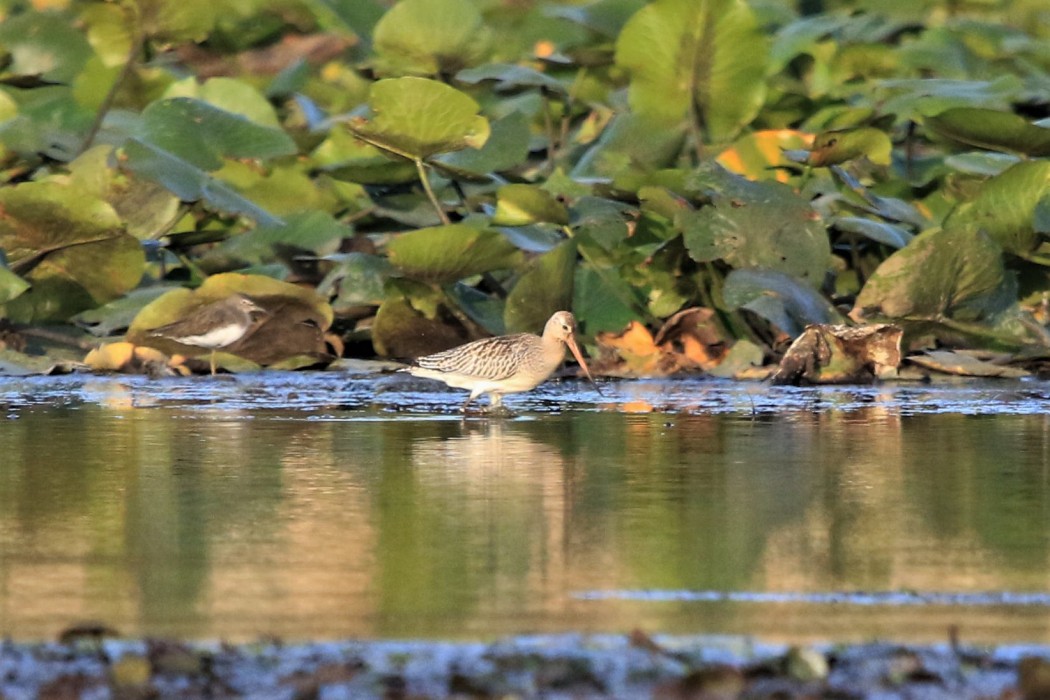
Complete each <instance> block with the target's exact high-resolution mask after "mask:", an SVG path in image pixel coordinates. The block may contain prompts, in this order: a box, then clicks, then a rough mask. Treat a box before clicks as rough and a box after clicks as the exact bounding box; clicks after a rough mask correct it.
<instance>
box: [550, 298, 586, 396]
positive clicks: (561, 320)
mask: <svg viewBox="0 0 1050 700" xmlns="http://www.w3.org/2000/svg"><path fill="white" fill-rule="evenodd" d="M543 337H544V338H554V339H555V340H558V341H561V342H563V343H565V344H566V345H568V346H569V350H571V351H572V356H573V357H575V358H576V361H577V362H579V363H580V367H582V368H583V373H584V374H585V375H586V376H587V378H588V379H590V380H591V383H592V384H593V383H594V378H593V377H591V370H590V369H589V368H588V367H587V363H586V362H585V361H584V359H583V354H582V353H580V348H579V346H578V345H576V317H575V316H573V315H572V313H570V312H568V311H558V312H555V314H554V315H553V316H551V317H550V318H549V319H547V325H546V326H544V327H543Z"/></svg>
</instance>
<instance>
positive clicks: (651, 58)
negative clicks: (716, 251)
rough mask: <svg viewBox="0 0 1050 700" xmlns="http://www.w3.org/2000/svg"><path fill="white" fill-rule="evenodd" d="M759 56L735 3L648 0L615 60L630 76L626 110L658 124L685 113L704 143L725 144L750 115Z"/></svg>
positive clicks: (764, 49) (754, 110)
mask: <svg viewBox="0 0 1050 700" xmlns="http://www.w3.org/2000/svg"><path fill="white" fill-rule="evenodd" d="M745 47H746V48H745ZM767 54H768V41H767V39H766V37H765V34H764V33H763V32H762V31H761V30H760V29H759V27H758V24H757V22H756V21H755V17H754V14H753V13H752V11H751V8H750V7H748V5H747V3H745V2H743V0H655V2H652V3H650V4H648V5H646V6H645V7H643V8H642V9H641V10H639V11H638V12H637V13H636V14H635V15H634V16H633V17H631V19H630V20H629V21H628V22H627V24H626V25H625V26H624V28H623V31H622V32H621V33H620V36H619V39H618V40H617V42H616V63H617V65H618V66H620V67H621V68H623V69H624V70H626V71H627V72H628V74H629V75H630V77H631V84H630V89H629V93H628V97H629V99H630V104H631V108H632V109H633V110H634V111H636V112H637V113H639V114H642V115H645V116H649V117H652V118H654V119H656V120H658V121H660V122H662V123H664V124H677V123H679V122H681V121H682V120H683V119H685V118H686V117H687V115H689V116H690V118H693V119H695V120H696V121H697V125H698V126H701V127H702V128H703V129H705V130H706V132H707V136H708V138H709V139H711V140H712V141H728V140H729V139H731V138H732V137H733V136H735V135H736V133H737V132H739V131H740V129H741V128H743V127H744V126H745V125H746V124H748V123H749V122H750V121H751V120H752V119H754V117H755V115H757V114H758V110H759V109H760V108H761V106H762V103H763V100H764V99H765V94H766V78H765V73H766V65H767V60H768V59H767ZM693 109H695V110H696V111H697V114H696V115H695V117H694V116H692V110H693Z"/></svg>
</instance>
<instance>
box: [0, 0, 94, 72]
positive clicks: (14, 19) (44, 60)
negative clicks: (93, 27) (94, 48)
mask: <svg viewBox="0 0 1050 700" xmlns="http://www.w3.org/2000/svg"><path fill="white" fill-rule="evenodd" d="M4 14H5V16H4V21H3V22H0V46H2V47H3V48H4V50H5V52H6V53H8V54H9V56H10V59H9V62H5V65H4V66H3V74H4V75H5V76H6V75H11V74H13V75H20V76H34V77H36V78H39V79H42V80H46V81H49V82H56V83H69V82H72V81H73V79H74V78H75V77H76V76H77V74H79V73H80V71H81V70H83V68H84V64H85V63H86V62H87V60H88V58H89V57H90V56H91V46H90V45H89V44H88V42H87V40H86V39H85V38H84V35H83V33H81V32H80V31H78V30H77V28H76V27H75V26H74V25H73V24H72V23H70V22H69V21H67V20H66V19H64V18H63V17H62V16H61V15H60V14H59V13H57V12H46V13H45V12H22V13H14V14H9V13H8V12H5V13H4Z"/></svg>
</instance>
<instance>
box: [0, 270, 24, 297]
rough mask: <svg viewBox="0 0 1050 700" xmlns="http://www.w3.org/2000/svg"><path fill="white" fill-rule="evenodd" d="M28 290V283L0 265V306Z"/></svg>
mask: <svg viewBox="0 0 1050 700" xmlns="http://www.w3.org/2000/svg"><path fill="white" fill-rule="evenodd" d="M27 289H29V283H28V282H26V281H25V280H24V279H22V278H21V277H19V276H18V275H16V274H15V273H13V272H11V271H10V270H9V269H7V265H6V264H0V304H6V303H7V302H9V301H11V300H12V299H14V298H15V297H16V296H18V295H19V294H21V293H22V292H24V291H25V290H27Z"/></svg>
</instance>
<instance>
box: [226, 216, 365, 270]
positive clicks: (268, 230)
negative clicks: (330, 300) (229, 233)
mask: <svg viewBox="0 0 1050 700" xmlns="http://www.w3.org/2000/svg"><path fill="white" fill-rule="evenodd" d="M352 235H353V230H352V229H350V228H349V227H347V226H346V225H345V224H341V223H339V222H338V221H336V220H335V219H333V218H332V215H331V214H328V213H326V212H322V211H311V212H301V213H298V214H291V215H289V216H287V217H286V218H285V220H284V222H283V223H280V224H276V225H274V224H264V225H261V226H259V227H258V228H256V229H254V230H252V231H248V232H247V233H243V234H241V235H239V236H234V237H231V238H229V239H227V241H226V242H225V244H224V245H223V251H224V252H226V253H228V254H230V255H232V256H234V257H236V258H239V259H242V260H245V261H247V262H249V263H252V264H256V265H258V264H261V263H263V262H267V261H270V260H273V259H274V258H275V257H277V252H278V251H279V250H280V249H282V248H283V249H293V250H297V251H301V252H307V253H313V254H315V255H326V254H328V253H332V252H335V250H336V248H337V247H338V245H339V241H341V240H342V239H343V238H348V237H350V236H352Z"/></svg>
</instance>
